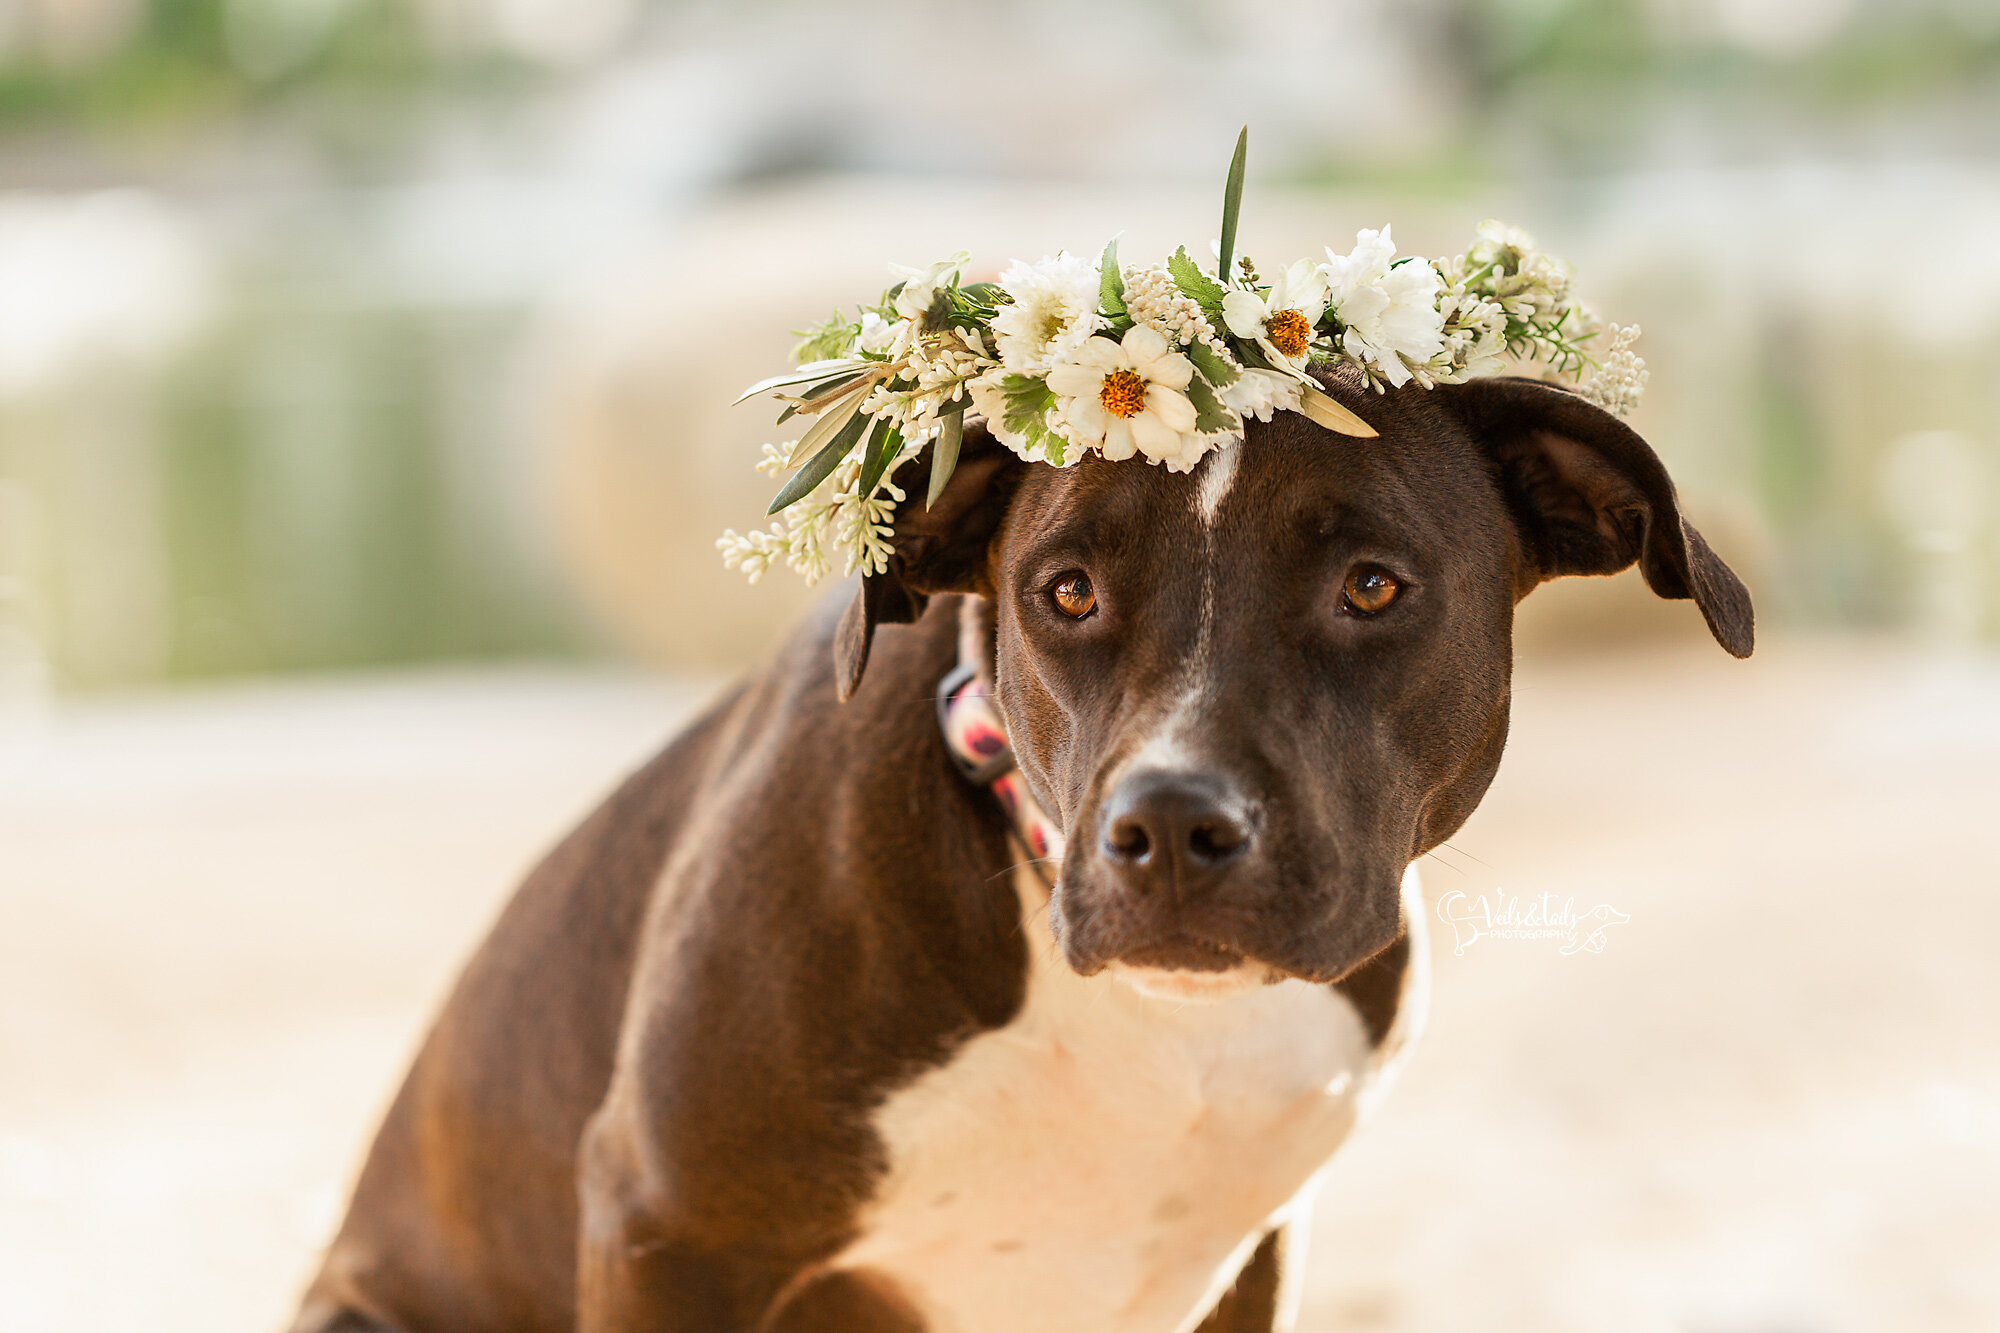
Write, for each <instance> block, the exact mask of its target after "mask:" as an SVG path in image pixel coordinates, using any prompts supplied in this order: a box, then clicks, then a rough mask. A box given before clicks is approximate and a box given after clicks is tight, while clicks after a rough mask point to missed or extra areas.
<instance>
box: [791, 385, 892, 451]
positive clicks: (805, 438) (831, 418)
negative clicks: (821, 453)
mask: <svg viewBox="0 0 2000 1333" xmlns="http://www.w3.org/2000/svg"><path fill="white" fill-rule="evenodd" d="M873 387H874V382H873V381H872V380H870V381H866V382H864V383H861V384H857V385H855V386H854V387H853V388H851V389H849V390H847V391H846V392H847V396H846V397H845V398H844V399H842V400H840V401H839V402H836V403H833V404H832V405H831V406H827V407H825V408H824V409H823V410H822V411H821V412H820V414H819V420H818V421H815V422H813V424H812V426H811V428H810V429H808V430H807V431H806V433H805V434H803V435H801V436H799V442H798V443H797V444H795V445H793V446H792V452H791V454H790V456H788V457H787V458H786V459H785V466H786V467H797V466H798V465H799V464H800V463H803V462H804V461H805V460H806V459H808V458H811V457H812V456H813V455H814V454H815V453H816V452H817V451H818V450H819V447H820V446H821V445H823V444H825V443H826V442H827V441H828V440H830V439H832V438H833V437H834V436H835V435H836V434H838V433H839V432H840V430H841V429H842V428H843V427H844V426H846V425H847V423H848V421H849V420H850V419H852V418H853V416H854V414H855V413H857V412H859V411H860V410H861V404H862V403H864V402H866V401H867V400H868V391H869V390H870V389H871V388H873Z"/></svg>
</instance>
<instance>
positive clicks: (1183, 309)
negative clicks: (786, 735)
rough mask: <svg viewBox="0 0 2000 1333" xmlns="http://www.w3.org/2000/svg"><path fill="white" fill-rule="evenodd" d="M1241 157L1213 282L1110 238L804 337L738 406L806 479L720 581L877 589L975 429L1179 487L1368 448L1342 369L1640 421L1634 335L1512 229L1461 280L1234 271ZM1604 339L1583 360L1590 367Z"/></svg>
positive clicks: (1369, 251)
mask: <svg viewBox="0 0 2000 1333" xmlns="http://www.w3.org/2000/svg"><path fill="white" fill-rule="evenodd" d="M1247 139H1248V131H1247V130H1246V131H1245V133H1244V135H1243V136H1240V137H1239V138H1238V139H1237V141H1236V157H1235V160H1234V161H1233V162H1232V163H1231V165H1230V169H1229V182H1228V186H1227V189H1226V190H1225V191H1224V198H1223V210H1222V237H1221V240H1220V242H1219V243H1218V245H1217V258H1216V265H1215V269H1214V270H1213V271H1212V272H1211V271H1209V270H1207V269H1204V268H1203V267H1202V266H1201V265H1200V264H1199V263H1197V262H1196V261H1195V260H1194V259H1193V258H1191V257H1190V256H1189V255H1188V252H1187V249H1186V248H1185V247H1182V248H1181V249H1179V250H1177V251H1175V252H1174V254H1173V256H1172V257H1171V258H1169V259H1168V260H1167V261H1166V262H1165V263H1164V264H1155V265H1149V266H1144V267H1140V266H1121V265H1120V263H1119V260H1118V242H1117V240H1116V239H1115V238H1114V239H1113V240H1112V241H1111V243H1110V244H1109V245H1107V246H1105V247H1104V254H1103V257H1102V258H1101V259H1099V260H1098V262H1097V263H1095V264H1093V263H1091V262H1090V261H1089V260H1087V259H1084V258H1081V257H1079V256H1076V255H1070V254H1065V253H1059V254H1056V255H1055V256H1053V257H1051V258H1047V259H1043V260H1041V261H1040V262H1038V263H1034V264H1023V263H1020V262H1018V261H1017V262H1015V263H1014V264H1013V265H1012V266H1010V267H1009V268H1008V269H1007V271H1006V272H1004V273H1002V274H1001V275H1000V279H999V281H997V282H966V281H964V273H965V267H966V265H967V263H968V262H969V261H970V256H968V255H966V254H964V253H960V254H956V255H953V256H952V257H951V258H950V259H946V260H941V261H939V262H938V263H935V264H932V265H931V266H930V267H929V268H928V269H923V270H917V269H904V268H900V267H898V268H895V269H893V270H892V272H893V275H894V276H895V277H897V278H898V279H900V280H899V281H898V282H896V284H895V285H894V286H892V287H890V288H889V289H888V291H886V292H884V293H883V295H882V299H881V301H880V302H878V303H877V304H875V305H872V306H861V307H858V308H857V309H856V311H855V313H854V316H853V317H852V318H849V317H848V316H846V315H843V314H841V313H840V312H838V311H836V312H835V313H834V315H833V317H832V318H831V319H829V320H828V321H827V322H826V323H825V324H822V325H820V326H819V327H817V328H814V329H810V330H805V331H802V339H803V340H802V341H801V342H800V343H799V345H798V346H797V347H796V348H794V349H793V353H792V356H793V359H794V360H795V361H797V362H799V363H800V364H799V365H798V368H797V369H795V370H793V371H791V372H789V373H787V374H783V375H777V376H773V377H772V378H770V379H767V380H763V381H761V382H759V383H757V384H754V385H752V386H751V387H750V388H749V389H747V390H745V391H744V393H743V395H742V396H741V397H739V398H738V399H737V400H736V401H737V402H739V403H741V402H743V401H745V400H747V399H750V398H753V397H756V396H757V395H759V394H763V393H770V394H772V395H774V396H775V397H777V398H778V399H779V400H780V401H782V402H783V403H785V404H786V406H785V409H784V411H783V412H782V413H781V414H780V415H779V417H778V422H779V424H781V425H782V424H783V423H784V422H786V421H789V420H791V419H792V418H794V417H801V418H811V419H812V424H811V425H810V426H808V427H807V428H806V430H805V431H804V433H803V434H801V435H800V436H799V437H798V439H796V440H794V441H791V442H789V443H787V444H784V445H776V446H774V445H769V444H767V445H765V446H764V458H763V461H762V462H760V463H759V464H758V465H757V466H758V470H759V471H762V472H765V473H767V474H770V475H773V476H776V475H781V474H783V473H786V472H790V473H791V474H792V475H791V477H790V478H789V479H788V480H787V481H786V482H785V484H784V487H783V488H782V489H781V490H779V492H778V495H777V498H776V499H774V500H773V501H772V502H771V507H770V509H769V510H768V511H767V512H768V513H769V514H773V515H782V516H781V517H779V518H778V520H777V522H775V523H774V524H772V526H771V527H770V528H769V529H767V530H765V531H761V532H750V533H746V534H741V535H739V534H738V533H737V532H736V531H735V530H734V529H730V530H727V531H725V532H724V533H723V535H722V537H721V538H720V539H719V540H718V541H717V542H716V545H717V547H718V548H719V549H720V550H721V551H722V553H723V560H724V563H726V564H727V565H729V566H730V567H731V568H741V569H743V570H744V571H745V572H746V573H748V574H749V576H750V578H751V580H752V581H753V582H754V581H755V580H756V579H757V578H758V577H759V576H760V575H761V574H763V572H764V571H765V570H767V569H769V568H770V567H771V566H772V565H773V564H776V563H778V562H779V561H780V560H783V561H784V562H785V563H787V564H789V565H790V566H791V567H792V568H793V569H796V570H797V571H798V572H799V573H801V574H803V575H804V576H805V578H806V581H807V582H808V583H812V582H817V581H818V580H819V579H821V578H822V577H824V576H825V575H826V574H827V572H828V571H829V569H830V568H831V566H832V561H833V556H834V554H835V553H836V552H838V553H839V554H840V555H841V556H842V557H843V567H844V570H845V572H846V573H850V574H851V573H853V572H854V571H855V570H857V569H858V570H861V571H863V572H865V573H880V572H882V571H883V570H884V569H886V568H887V566H888V560H889V555H890V551H891V546H890V537H891V535H892V525H893V522H894V519H895V511H896V506H897V505H899V504H901V503H902V502H903V501H904V500H905V499H906V498H907V496H906V495H905V493H904V491H903V490H902V488H901V487H900V486H899V485H898V484H897V482H896V473H897V470H898V469H899V468H900V467H901V466H902V465H903V464H904V463H906V462H908V461H909V460H910V459H911V458H913V457H915V456H916V455H917V454H918V453H919V452H920V451H921V450H922V448H923V446H924V445H926V444H928V443H931V442H932V441H935V442H936V447H935V449H933V451H932V454H931V469H930V477H929V484H928V496H927V499H926V504H930V503H935V502H936V500H937V498H938V496H939V495H940V494H941V493H942V492H943V490H944V486H945V483H946V482H947V481H948V480H950V478H951V473H952V470H953V468H955V467H956V466H957V464H958V452H959V443H960V439H961V437H962V432H963V429H964V421H965V413H966V412H967V411H972V412H976V413H978V414H979V415H980V416H982V417H984V418H985V420H986V427H987V430H988V431H989V432H990V433H991V434H992V435H993V436H994V437H995V438H997V439H999V440H1000V441H1001V442H1002V443H1004V444H1006V445H1007V446H1008V447H1009V448H1011V449H1012V450H1013V451H1014V452H1015V453H1017V454H1019V455H1020V456H1021V457H1022V458H1023V459H1026V460H1028V461H1030V462H1042V463H1049V464H1052V465H1054V466H1056V467H1068V466H1069V465H1071V464H1073V463H1075V462H1076V461H1077V460H1078V459H1079V458H1081V457H1083V456H1084V455H1085V454H1089V453H1097V454H1102V455H1103V456H1104V457H1105V458H1107V459H1112V460H1119V459H1126V458H1131V457H1134V456H1135V455H1137V456H1143V457H1144V458H1145V459H1146V460H1147V461H1148V462H1150V463H1159V464H1162V465H1164V466H1166V467H1167V468H1169V469H1171V470H1173V471H1176V472H1186V471H1188V470H1190V469H1192V468H1193V467H1194V466H1195V464H1196V463H1198V462H1200V461H1201V459H1202V458H1203V457H1204V456H1206V455H1207V454H1208V453H1209V451H1211V450H1213V449H1219V448H1223V447H1225V446H1228V445H1231V444H1234V443H1236V442H1237V441H1238V440H1240V439H1241V438H1242V434H1243V423H1244V422H1245V421H1246V420H1247V419H1250V418H1253V417H1254V418H1255V419H1256V420H1258V421H1269V420H1270V419H1271V415H1272V413H1274V412H1277V411H1279V410H1281V409H1282V410H1285V411H1292V412H1302V413H1304V414H1305V415H1306V416H1308V417H1310V418H1311V419H1312V420H1314V421H1316V422H1318V423H1319V424H1320V425H1322V426H1324V427H1326V428H1327V429H1329V430H1332V431H1337V432H1339V433H1341V434H1344V435H1355V436H1372V435H1374V434H1375V431H1374V430H1373V429H1372V428H1371V427H1370V426H1369V425H1368V424H1367V423H1366V422H1365V421H1363V420H1361V418H1359V417H1357V416H1355V415H1354V413H1352V412H1350V411H1348V410H1347V409H1346V408H1345V407H1342V406H1341V405H1340V404H1339V403H1337V402H1335V401H1334V400H1333V399H1332V398H1331V397H1329V396H1328V395H1327V394H1326V393H1325V392H1324V391H1323V390H1321V389H1320V387H1319V385H1318V384H1317V383H1316V382H1315V381H1314V380H1313V378H1312V375H1311V373H1310V372H1311V371H1312V370H1313V369H1314V368H1320V367H1329V366H1333V365H1337V364H1346V365H1349V366H1353V367H1354V368H1356V369H1357V370H1359V371H1360V372H1361V374H1362V376H1363V377H1364V378H1365V380H1366V381H1367V382H1368V383H1369V384H1370V385H1372V386H1373V387H1374V389H1375V390H1376V392H1378V393H1380V392H1382V391H1384V390H1385V389H1387V388H1389V387H1401V386H1402V385H1405V384H1408V383H1410V382H1412V381H1414V382H1416V383H1417V384H1419V385H1422V386H1423V387H1424V388H1426V389H1428V388H1432V387H1434V386H1435V385H1438V384H1457V383H1461V382H1463V381H1465V380H1468V379H1472V378H1474V377H1476V376H1480V375H1490V374H1493V373H1495V372H1496V371H1499V370H1500V369H1502V368H1503V367H1504V365H1505V364H1506V362H1507V360H1508V358H1513V359H1514V360H1516V361H1519V362H1528V363H1534V364H1539V365H1541V366H1542V367H1544V368H1545V369H1546V370H1547V371H1549V372H1550V373H1551V374H1553V375H1556V376H1568V377H1570V379H1571V381H1572V383H1573V384H1574V385H1575V387H1576V388H1577V389H1578V392H1580V393H1581V394H1582V395H1583V396H1584V397H1585V398H1588V399H1590V400H1591V401H1592V402H1595V403H1597V404H1599V405H1600V406H1602V407H1605V408H1607V409H1609V410H1610V411H1612V412H1616V413H1620V414H1622V413H1624V412H1626V411H1629V410H1630V409H1631V408H1632V406H1633V405H1634V404H1636V403H1637V402H1638V400H1639V395H1640V393H1641V392H1642V391H1643V390H1644V388H1645V385H1646V368H1645V362H1644V361H1642V360H1640V358H1639V356H1638V355H1637V353H1635V352H1633V350H1632V344H1633V342H1634V341H1635V340H1636V339H1637V338H1638V336H1639V328H1638V326H1637V325H1627V326H1623V327H1620V326H1618V325H1608V326H1607V325H1604V324H1601V323H1600V322H1599V321H1598V320H1597V319H1596V317H1595V316H1593V315H1592V314H1591V313H1590V312H1589V311H1588V310H1586V309H1585V308H1584V307H1583V306H1582V305H1581V304H1579V303H1578V302H1577V301H1576V299H1575V297H1574V296H1573V295H1572V294H1571V279H1570V271H1569V268H1568V266H1567V265H1565V264H1563V263H1561V262H1560V261H1558V260H1556V259H1553V258H1551V257H1550V256H1548V255H1546V254H1543V253H1542V252H1541V251H1540V250H1539V249H1537V248H1536V246H1535V242H1534V238H1532V237H1531V236H1529V235H1528V234H1527V233H1526V232H1523V231H1521V230H1520V229H1518V228H1515V227H1508V226H1504V225H1502V224H1501V223H1498V222H1484V223H1481V224H1480V227H1479V233H1478V236H1477V238H1476V239H1475V240H1474V242H1473V245H1472V248H1471V249H1469V250H1467V251H1466V252H1465V253H1464V254H1462V255H1457V256H1454V257H1453V258H1451V259H1448V260H1447V259H1435V260H1425V259H1420V258H1418V257H1417V256H1415V255H1405V256H1403V257H1402V258H1400V259H1399V258H1397V257H1396V247H1395V243H1394V241H1393V240H1392V239H1391V237H1390V234H1389V228H1387V227H1384V228H1382V230H1380V231H1363V232H1361V233H1360V234H1359V235H1358V236H1357V237H1356V238H1355V244H1354V248H1353V249H1352V250H1350V251H1349V252H1348V253H1346V254H1344V255H1342V254H1335V253H1334V252H1333V251H1332V250H1331V249H1329V250H1328V251H1327V252H1326V259H1325V261H1324V262H1316V261H1314V260H1312V259H1301V260H1298V261H1297V262H1296V263H1293V264H1291V265H1290V266H1288V267H1286V268H1284V269H1281V270H1277V271H1275V272H1272V273H1270V274H1268V275H1266V274H1264V273H1262V272H1260V271H1259V269H1258V267H1257V265H1256V264H1254V263H1253V262H1251V260H1250V258H1249V256H1247V255H1245V256H1243V257H1242V258H1241V259H1237V258H1236V257H1235V255H1234V250H1235V242H1236V219H1237V214H1238V212H1239V210H1240V207H1241V203H1242V197H1243V162H1244V151H1245V147H1246V143H1247ZM1607 333H1608V335H1609V337H1608V339H1607V342H1608V346H1606V347H1604V348H1603V350H1602V351H1601V353H1600V354H1599V355H1597V356H1592V355H1591V354H1590V352H1589V351H1587V350H1586V345H1587V344H1589V343H1591V342H1592V341H1593V340H1594V339H1597V338H1599V337H1601V336H1604V335H1606V334H1607ZM1586 371H1588V374H1587V375H1586Z"/></svg>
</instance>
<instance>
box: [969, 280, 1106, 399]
mask: <svg viewBox="0 0 2000 1333" xmlns="http://www.w3.org/2000/svg"><path fill="white" fill-rule="evenodd" d="M1098 283H1099V280H1098V276H1097V266H1096V265H1094V264H1092V263H1091V262H1090V261H1089V260H1087V259H1079V258H1078V257H1077V256H1075V255H1067V254H1058V255H1056V256H1054V257H1052V258H1049V259H1044V260H1042V261H1041V262H1039V263H1035V264H1023V263H1022V262H1020V261H1019V260H1018V259H1017V260H1015V261H1014V263H1013V264H1012V265H1010V266H1009V267H1008V269H1007V271H1006V272H1005V273H1002V274H1001V275H1000V286H1001V288H1002V289H1003V290H1004V291H1005V292H1006V293H1007V294H1008V295H1009V296H1011V297H1013V298H1014V302H1013V304H1012V305H1003V306H1001V307H1000V309H999V312H998V313H997V314H995V315H994V316H993V333H994V341H995V342H997V343H998V344H999V345H1000V360H1001V362H1002V364H1004V365H1005V366H1006V367H1007V369H1009V370H1011V371H1013V372H1014V373H1015V374H1017V375H1040V374H1042V373H1043V372H1045V371H1046V370H1048V368H1049V367H1050V366H1052V365H1054V364H1055V363H1056V362H1058V361H1062V360H1067V359H1068V357H1069V356H1070V354H1071V353H1073V352H1075V351H1076V349H1077V348H1079V347H1081V346H1083V342H1084V339H1086V338H1088V337H1090V335H1091V334H1093V333H1095V332H1097V331H1098V330H1099V329H1100V328H1102V327H1104V319H1103V317H1102V316H1101V315H1100V314H1099V313H1098V310H1097V299H1098V290H1099V288H1098Z"/></svg>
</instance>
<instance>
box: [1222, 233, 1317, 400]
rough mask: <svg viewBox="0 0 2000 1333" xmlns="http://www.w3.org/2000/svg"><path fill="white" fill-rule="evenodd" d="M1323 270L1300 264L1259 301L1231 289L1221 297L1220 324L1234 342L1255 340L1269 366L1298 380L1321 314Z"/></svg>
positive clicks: (1282, 275) (1280, 277) (1252, 294)
mask: <svg viewBox="0 0 2000 1333" xmlns="http://www.w3.org/2000/svg"><path fill="white" fill-rule="evenodd" d="M1326 297H1327V286H1326V270H1325V266H1324V265H1320V264H1315V263H1313V262H1312V261H1311V260H1310V259H1301V260H1299V261H1298V263H1296V264H1293V265H1292V266H1291V267H1290V268H1288V269H1286V270H1285V271H1284V272H1282V273H1280V274H1279V275H1278V277H1277V280H1276V281H1274V282H1273V283H1272V284H1271V290H1270V291H1269V292H1267V293H1265V294H1264V295H1262V296H1259V295H1258V294H1257V293H1256V292H1253V291H1247V290H1245V289H1243V288H1241V287H1233V288H1231V289H1230V290H1229V291H1228V292H1227V293H1225V294H1224V295H1223V298H1222V321H1223V323H1225V324H1227V325H1228V326H1229V331H1230V332H1231V333H1233V334H1235V335H1236V336H1237V337H1239V338H1254V339H1256V341H1257V345H1258V346H1259V347H1261V348H1263V349H1264V355H1265V356H1267V357H1269V358H1271V364H1273V365H1275V366H1280V367H1285V368H1289V369H1290V370H1292V371H1293V372H1294V373H1296V374H1301V375H1303V374H1304V373H1305V369H1306V354H1307V352H1308V351H1310V350H1311V348H1312V340H1313V329H1314V327H1315V326H1316V325H1318V323H1319V317H1320V316H1321V315H1322V314H1324V313H1325V311H1326Z"/></svg>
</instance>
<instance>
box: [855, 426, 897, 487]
mask: <svg viewBox="0 0 2000 1333" xmlns="http://www.w3.org/2000/svg"><path fill="white" fill-rule="evenodd" d="M902 448H903V432H901V431H899V430H897V429H896V428H895V427H894V426H892V425H890V424H889V423H888V422H886V421H883V420H881V419H879V418H878V419H877V420H876V422H875V429H874V430H873V431H871V432H869V435H868V443H867V445H866V446H865V447H864V448H863V449H862V451H861V485H860V493H861V495H862V496H864V497H866V496H870V495H873V494H875V487H876V486H877V484H879V483H880V482H881V480H882V474H883V473H884V472H886V471H888V470H889V460H890V459H892V458H894V457H895V456H896V455H897V454H898V453H899V452H901V450H902Z"/></svg>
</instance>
